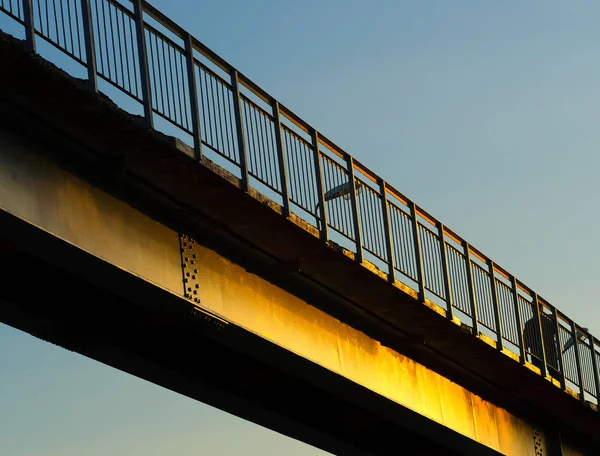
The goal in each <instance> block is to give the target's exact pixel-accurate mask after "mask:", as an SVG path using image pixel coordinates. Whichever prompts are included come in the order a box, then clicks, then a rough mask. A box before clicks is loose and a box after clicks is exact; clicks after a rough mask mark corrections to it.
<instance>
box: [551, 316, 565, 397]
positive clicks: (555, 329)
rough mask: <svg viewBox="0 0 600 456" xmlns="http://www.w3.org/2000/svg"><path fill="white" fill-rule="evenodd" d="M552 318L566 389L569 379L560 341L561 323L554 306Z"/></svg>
mask: <svg viewBox="0 0 600 456" xmlns="http://www.w3.org/2000/svg"><path fill="white" fill-rule="evenodd" d="M552 320H553V322H554V328H553V331H554V332H555V334H556V345H557V347H558V350H557V351H558V353H557V354H556V358H557V360H558V370H559V372H560V379H559V381H560V387H561V389H563V390H564V389H565V388H566V387H567V381H566V378H565V361H564V359H563V353H562V347H561V343H560V325H559V324H558V313H557V312H556V308H555V307H552Z"/></svg>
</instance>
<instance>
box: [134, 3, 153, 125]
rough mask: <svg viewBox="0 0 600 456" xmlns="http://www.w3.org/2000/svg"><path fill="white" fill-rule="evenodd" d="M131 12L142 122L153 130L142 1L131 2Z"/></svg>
mask: <svg viewBox="0 0 600 456" xmlns="http://www.w3.org/2000/svg"><path fill="white" fill-rule="evenodd" d="M133 12H134V20H135V30H136V37H137V48H138V57H139V59H140V62H139V63H140V80H141V83H142V103H143V105H144V120H145V122H146V125H147V126H148V127H150V128H153V127H154V120H153V119H152V92H151V91H150V71H149V69H148V52H147V49H146V33H145V32H144V17H143V8H142V0H133Z"/></svg>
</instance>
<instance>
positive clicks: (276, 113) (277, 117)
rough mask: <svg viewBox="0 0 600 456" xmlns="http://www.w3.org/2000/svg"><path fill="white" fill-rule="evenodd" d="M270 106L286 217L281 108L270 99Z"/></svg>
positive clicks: (288, 195) (287, 196)
mask: <svg viewBox="0 0 600 456" xmlns="http://www.w3.org/2000/svg"><path fill="white" fill-rule="evenodd" d="M271 106H272V107H273V123H274V124H275V142H276V143H277V144H276V145H277V159H278V162H279V178H280V184H281V198H282V201H283V204H282V207H283V213H282V214H281V215H283V216H284V217H286V218H287V217H289V216H290V193H289V188H288V180H287V164H286V160H285V150H284V148H283V138H282V136H281V135H282V131H281V110H280V109H279V102H278V101H277V100H272V101H271Z"/></svg>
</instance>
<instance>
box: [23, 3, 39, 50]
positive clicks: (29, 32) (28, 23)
mask: <svg viewBox="0 0 600 456" xmlns="http://www.w3.org/2000/svg"><path fill="white" fill-rule="evenodd" d="M23 21H24V22H25V46H26V49H27V50H28V51H29V52H35V51H36V46H35V22H34V16H33V1H32V0H23Z"/></svg>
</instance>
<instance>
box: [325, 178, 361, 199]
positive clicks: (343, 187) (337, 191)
mask: <svg viewBox="0 0 600 456" xmlns="http://www.w3.org/2000/svg"><path fill="white" fill-rule="evenodd" d="M354 187H355V189H356V196H358V195H360V193H361V192H362V185H360V184H359V183H358V182H356V184H355V185H354ZM351 189H352V187H351V186H350V182H345V183H343V184H340V185H338V186H337V187H334V188H332V189H331V190H328V191H327V192H325V195H324V198H325V201H331V200H333V199H336V198H339V197H340V196H341V197H342V198H344V199H345V200H346V201H347V200H349V199H350V198H351V197H352V195H351V194H350V190H351Z"/></svg>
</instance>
